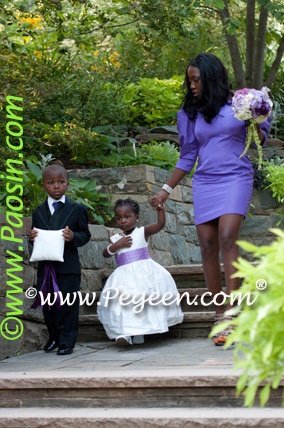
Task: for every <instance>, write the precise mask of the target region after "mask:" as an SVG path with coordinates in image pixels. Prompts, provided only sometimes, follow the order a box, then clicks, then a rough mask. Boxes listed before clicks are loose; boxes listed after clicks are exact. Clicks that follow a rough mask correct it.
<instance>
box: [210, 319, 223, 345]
mask: <svg viewBox="0 0 284 428" xmlns="http://www.w3.org/2000/svg"><path fill="white" fill-rule="evenodd" d="M223 321H224V314H223V313H220V314H216V315H215V322H214V326H215V325H218V324H221V323H222V322H223ZM220 335H223V331H220V332H219V333H216V334H215V335H214V336H212V339H213V342H214V343H215V345H218V341H219V337H220Z"/></svg>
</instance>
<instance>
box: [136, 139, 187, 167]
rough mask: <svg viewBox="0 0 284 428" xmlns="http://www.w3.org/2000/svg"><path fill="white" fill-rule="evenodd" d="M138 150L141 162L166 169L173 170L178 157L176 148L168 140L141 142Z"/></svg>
mask: <svg viewBox="0 0 284 428" xmlns="http://www.w3.org/2000/svg"><path fill="white" fill-rule="evenodd" d="M140 150H141V152H142V157H143V163H145V164H147V165H153V166H158V167H159V168H162V169H166V170H173V169H174V167H175V165H176V163H177V161H178V159H179V152H178V149H177V148H176V147H175V145H174V144H171V143H170V142H169V141H165V142H162V143H157V142H155V141H152V142H151V143H149V144H143V145H142V146H141V149H140Z"/></svg>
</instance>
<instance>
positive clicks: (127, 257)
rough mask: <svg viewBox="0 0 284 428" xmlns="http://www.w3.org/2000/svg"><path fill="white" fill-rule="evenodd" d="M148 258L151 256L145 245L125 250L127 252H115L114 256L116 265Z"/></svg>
mask: <svg viewBox="0 0 284 428" xmlns="http://www.w3.org/2000/svg"><path fill="white" fill-rule="evenodd" d="M150 258H151V257H150V254H149V251H148V248H147V247H144V248H138V249H137V250H132V251H127V253H122V254H117V256H115V260H116V264H117V267H120V266H123V265H127V264H129V263H132V262H137V261H138V260H145V259H150Z"/></svg>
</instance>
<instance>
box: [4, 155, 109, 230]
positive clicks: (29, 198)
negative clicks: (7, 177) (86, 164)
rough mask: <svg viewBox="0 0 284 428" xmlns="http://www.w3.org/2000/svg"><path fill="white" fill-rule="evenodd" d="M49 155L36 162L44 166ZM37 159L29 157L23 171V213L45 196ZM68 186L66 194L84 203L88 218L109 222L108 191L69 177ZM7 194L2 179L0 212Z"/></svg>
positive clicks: (26, 213)
mask: <svg viewBox="0 0 284 428" xmlns="http://www.w3.org/2000/svg"><path fill="white" fill-rule="evenodd" d="M51 159H52V158H51V155H50V156H46V157H44V156H42V161H41V162H38V163H39V165H40V166H42V167H46V166H47V163H48V161H50V160H51ZM36 162H37V159H36V158H35V157H31V158H30V160H27V161H26V163H27V167H28V168H27V169H26V170H25V171H24V172H23V190H24V192H23V197H22V199H23V205H24V209H23V215H24V216H26V217H28V216H31V214H32V212H33V210H34V209H35V208H36V207H37V206H38V205H40V204H41V203H42V202H43V201H44V200H45V199H46V197H47V194H46V192H45V191H44V190H43V188H42V169H41V168H40V166H38V165H36ZM69 183H70V188H69V189H68V191H67V192H66V195H67V196H68V195H70V197H71V198H72V200H73V201H75V202H78V203H79V204H82V205H85V207H86V208H87V211H88V215H89V219H90V221H91V222H92V223H97V224H104V223H107V222H109V221H110V220H111V219H112V217H113V204H112V203H111V202H110V201H109V198H110V195H109V194H108V193H98V191H97V189H96V182H95V181H94V180H93V181H89V180H81V179H74V178H70V179H69ZM6 196H7V191H6V187H5V183H4V181H2V182H1V186H0V202H1V212H5V211H6V210H7V207H6V206H5V205H4V200H5V198H6Z"/></svg>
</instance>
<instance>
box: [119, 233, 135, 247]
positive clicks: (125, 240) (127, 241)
mask: <svg viewBox="0 0 284 428" xmlns="http://www.w3.org/2000/svg"><path fill="white" fill-rule="evenodd" d="M115 244H116V245H117V248H129V247H131V245H132V238H131V236H124V235H123V236H122V237H121V238H120V239H119V240H118V241H116V243H115Z"/></svg>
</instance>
